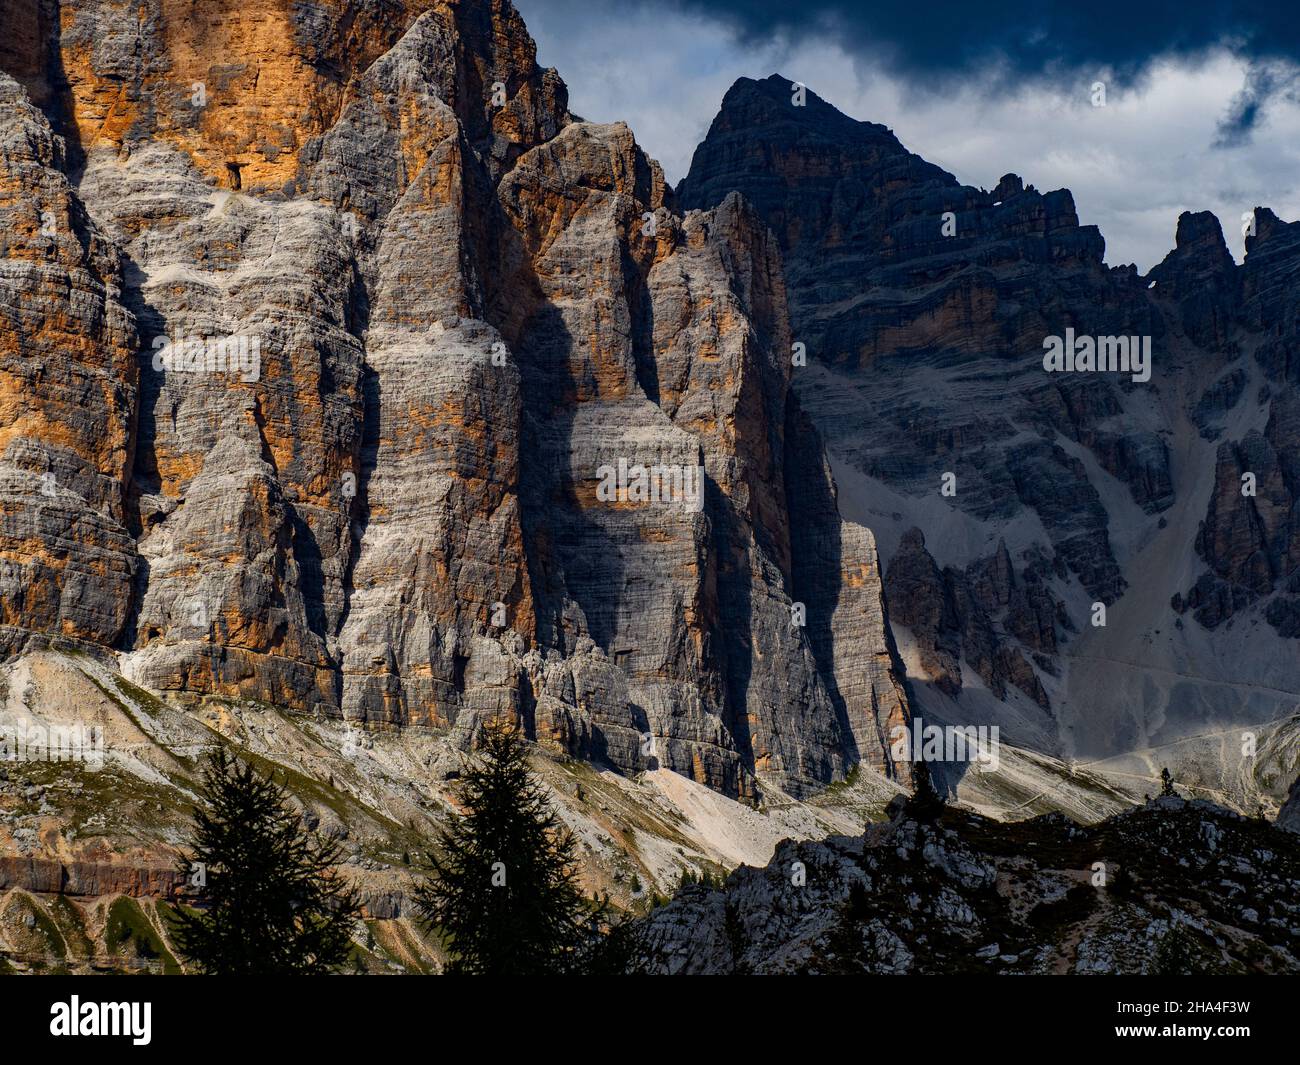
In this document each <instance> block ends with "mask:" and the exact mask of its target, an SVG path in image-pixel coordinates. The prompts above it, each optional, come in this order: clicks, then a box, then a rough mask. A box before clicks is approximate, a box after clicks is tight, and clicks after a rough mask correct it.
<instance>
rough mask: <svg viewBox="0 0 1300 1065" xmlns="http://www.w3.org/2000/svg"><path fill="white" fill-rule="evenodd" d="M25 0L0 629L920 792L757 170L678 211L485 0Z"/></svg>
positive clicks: (204, 677) (200, 676) (460, 720)
mask: <svg viewBox="0 0 1300 1065" xmlns="http://www.w3.org/2000/svg"><path fill="white" fill-rule="evenodd" d="M12 18H13V20H14V23H13V24H14V26H15V27H16V29H15V35H14V36H11V37H10V40H14V39H16V40H17V41H18V42H20V43H19V44H15V45H14V46H13V47H11V48H9V49H8V51H7V52H6V53H5V59H4V63H5V65H6V67H7V69H8V70H9V71H10V72H11V73H12V75H13V77H12V78H10V77H4V78H3V79H2V81H0V95H3V100H2V101H0V102H3V103H4V104H5V106H4V108H3V112H4V117H3V119H0V122H2V123H3V125H2V127H0V129H2V132H3V142H2V147H3V155H2V156H0V164H2V165H0V190H3V191H2V192H0V211H3V213H4V233H5V238H4V239H5V241H6V244H5V247H4V255H5V259H4V271H3V274H2V275H0V276H2V277H3V282H4V283H3V288H0V300H2V301H3V304H4V310H5V314H4V316H3V318H0V323H2V324H0V351H3V353H4V361H5V367H6V369H5V379H4V385H3V390H2V391H0V395H2V396H3V397H4V399H3V402H4V403H5V404H6V408H7V409H9V410H10V411H11V414H12V417H11V418H9V419H6V424H8V425H10V428H9V429H7V430H5V435H4V437H3V450H2V451H0V455H2V458H0V470H3V474H2V475H0V476H2V477H3V480H0V491H3V493H4V501H5V525H4V529H3V543H0V550H2V551H3V555H4V558H5V560H6V561H5V571H4V573H3V575H2V579H0V592H2V593H3V609H4V618H3V624H4V630H3V632H4V634H5V635H4V641H3V642H4V646H3V650H4V652H5V653H7V654H14V653H16V652H19V651H21V650H23V649H24V648H25V647H27V646H28V645H29V644H33V643H35V644H40V643H47V642H48V641H49V640H50V639H51V638H54V637H59V638H63V639H66V640H69V641H71V642H72V645H73V646H76V647H79V648H81V649H84V650H88V651H91V652H92V653H95V654H98V655H101V656H104V657H105V660H106V661H109V660H112V661H114V662H116V664H117V665H118V666H119V667H120V668H121V670H122V672H123V673H124V674H125V675H126V676H127V677H129V678H131V679H132V680H133V681H135V682H136V683H138V684H140V685H143V686H144V687H146V688H148V689H151V690H154V691H158V692H161V693H164V694H165V695H166V696H167V697H168V698H170V699H172V700H174V701H176V702H177V703H178V704H186V705H190V704H195V703H197V702H200V701H202V700H205V699H211V698H221V699H236V700H245V701H252V702H257V703H265V704H271V705H275V706H278V707H283V708H287V709H290V710H295V711H305V712H311V713H314V714H319V715H324V716H342V717H344V718H346V719H348V720H349V721H356V722H360V723H363V724H365V725H366V726H368V727H370V728H405V727H409V726H421V727H433V728H436V729H440V730H447V731H448V732H449V734H450V735H451V736H452V737H453V738H454V739H455V740H456V742H458V743H460V744H462V745H469V744H471V743H472V742H473V739H474V736H475V733H476V731H477V728H478V725H479V723H480V722H481V721H482V720H483V718H484V717H485V716H489V715H494V714H498V713H503V712H504V713H510V714H514V715H518V716H519V717H521V718H522V719H523V720H524V721H525V722H526V724H527V726H528V728H529V730H530V731H531V732H532V734H534V735H535V736H536V737H537V739H538V740H539V741H541V742H542V743H544V744H546V745H549V746H551V747H552V748H554V749H556V750H559V751H562V752H564V753H567V754H570V755H574V756H578V757H583V758H588V759H592V760H596V761H601V762H606V763H608V764H611V765H613V766H616V767H618V768H621V769H623V770H644V769H654V768H658V767H664V768H669V769H673V770H676V771H677V772H679V773H683V774H685V775H688V776H690V777H691V778H693V779H694V780H697V781H700V782H702V783H705V784H707V785H708V786H710V787H713V788H716V789H720V790H722V791H724V792H726V793H727V794H730V795H734V796H741V797H747V798H755V797H757V796H759V794H760V793H761V791H762V790H763V789H769V790H771V789H776V790H778V791H782V790H783V791H786V792H789V793H791V794H794V795H803V794H807V793H809V792H811V791H814V790H816V789H818V788H820V787H821V786H823V785H825V784H827V783H829V782H831V781H833V780H837V779H840V778H842V777H843V776H844V775H845V773H846V772H847V771H848V770H849V769H850V768H851V767H852V766H853V765H855V764H857V763H858V762H866V763H868V764H869V765H871V766H872V767H874V768H876V769H878V770H880V771H882V772H884V773H885V774H887V775H890V776H894V777H897V778H898V779H900V780H902V781H904V782H906V780H907V779H908V773H907V770H906V766H895V765H894V764H893V760H892V758H891V756H890V753H889V749H888V743H887V737H888V733H889V729H890V728H891V727H892V726H894V725H897V724H901V723H903V722H904V721H905V720H906V718H907V713H908V709H907V697H906V695H905V692H904V688H903V682H902V677H901V669H900V664H899V662H898V660H897V657H896V653H895V650H894V646H893V643H892V639H891V637H890V634H889V631H888V627H887V623H886V621H885V618H884V610H883V601H882V577H881V567H880V565H879V562H878V560H877V555H876V547H875V542H874V539H873V537H872V535H871V533H870V532H869V531H868V530H867V529H866V528H864V527H862V526H861V525H858V524H854V523H852V522H846V521H844V520H842V519H841V517H840V513H839V509H838V505H837V500H836V486H835V483H834V480H833V478H832V474H831V469H830V466H829V464H828V463H827V461H826V459H825V455H824V451H823V448H822V443H821V438H820V436H819V435H818V432H817V431H816V429H815V427H814V426H813V424H812V423H811V422H810V420H809V419H808V417H807V416H806V415H805V414H804V413H803V410H802V407H801V404H800V401H799V400H798V399H797V398H796V397H795V395H794V393H793V392H792V390H791V369H792V362H791V358H790V352H791V346H792V343H793V340H792V337H791V331H790V326H789V311H788V308H787V297H786V291H787V289H786V271H785V269H784V266H783V263H782V259H781V250H780V246H779V242H778V241H777V240H775V239H774V238H773V237H772V236H771V235H770V233H769V231H768V229H767V226H766V224H765V222H764V220H763V219H762V218H761V217H760V215H759V214H756V213H755V211H754V209H753V208H752V207H751V206H749V205H748V204H747V203H746V202H745V201H744V200H742V199H741V198H739V197H734V196H732V197H727V196H723V197H720V198H719V200H718V202H717V203H716V204H715V205H711V207H710V209H709V210H707V211H703V212H693V213H689V214H683V213H682V212H681V210H680V209H679V207H678V206H677V203H676V199H675V197H674V195H673V192H672V190H671V189H670V188H669V187H668V186H667V185H666V184H665V183H664V180H663V176H662V173H661V171H660V169H659V167H658V166H657V164H655V163H654V162H653V160H650V159H649V158H647V157H646V156H645V155H644V153H643V152H642V151H641V150H640V149H639V148H638V146H637V145H636V143H635V141H634V139H633V137H632V135H631V133H630V131H629V130H628V129H627V128H626V127H625V126H622V125H610V126H601V125H594V124H591V123H586V122H583V121H581V120H579V119H576V118H575V117H573V116H572V115H570V114H569V112H568V110H567V104H566V92H565V88H564V85H563V82H562V81H561V80H560V78H559V76H558V75H557V74H556V73H555V72H554V71H549V70H542V69H540V68H539V67H538V66H537V64H536V61H535V51H534V47H533V44H532V42H531V40H530V39H529V37H528V34H527V31H526V30H525V28H524V26H523V24H522V22H521V20H520V19H519V16H518V14H517V13H516V12H515V11H514V9H513V8H512V7H511V6H510V4H509V3H508V2H505V0H481V2H447V3H443V2H437V0H413V2H399V3H393V4H385V5H378V6H376V5H356V4H353V3H347V2H343V0H337V2H332V0H331V2H326V3H321V4H312V5H294V4H284V3H280V2H278V0H266V2H255V3H245V4H238V5H235V4H230V3H226V2H224V0H211V2H206V3H201V4H188V3H187V4H181V3H172V2H171V0H147V2H146V3H143V4H124V3H120V2H117V0H67V2H60V3H52V2H43V0H23V2H21V3H19V4H17V5H16V6H15V7H14V8H13V16H12ZM47 231H48V232H47ZM34 400H35V401H34ZM638 478H640V479H641V483H640V484H638ZM647 480H649V481H650V482H652V484H651V485H650V487H649V490H648V491H647V492H646V493H645V494H642V493H641V491H640V487H642V486H644V482H645V481H647ZM665 486H666V487H665ZM660 488H664V493H660V492H659V489H660ZM647 497H648V498H647Z"/></svg>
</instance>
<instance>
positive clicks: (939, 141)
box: [515, 0, 1300, 270]
mask: <svg viewBox="0 0 1300 1065" xmlns="http://www.w3.org/2000/svg"><path fill="white" fill-rule="evenodd" d="M515 4H516V6H517V7H518V8H519V10H520V11H521V12H522V14H523V16H524V18H525V20H526V21H527V23H528V26H529V29H530V30H531V31H532V34H533V36H534V38H536V40H537V44H538V58H539V61H540V62H541V63H542V64H543V65H547V66H555V67H556V68H558V70H559V72H560V74H561V75H562V76H563V77H564V79H565V81H566V82H567V83H568V85H569V91H570V104H571V107H572V108H573V110H574V111H575V112H576V113H578V114H580V115H582V116H583V117H584V118H587V119H590V120H592V121H601V122H609V121H615V120H619V119H621V120H623V121H626V122H627V123H628V124H629V125H630V126H631V127H632V129H633V131H634V132H635V134H636V136H637V139H638V141H639V142H640V143H641V144H642V146H643V147H644V148H645V149H646V150H647V151H648V152H649V153H650V154H651V155H652V156H654V157H655V158H656V159H658V160H659V161H660V162H661V163H662V164H663V165H664V168H665V170H666V172H667V174H668V177H669V180H671V181H673V182H674V183H675V182H676V181H678V180H680V179H681V177H682V176H683V175H684V174H685V173H686V171H687V169H688V168H689V166H690V158H691V153H692V151H693V150H694V148H695V145H696V144H697V143H698V142H699V141H700V139H701V138H702V137H703V136H704V134H705V132H706V131H707V129H708V126H709V122H710V121H711V120H712V118H713V115H714V114H715V113H716V111H717V108H718V104H719V102H720V101H721V99H722V96H723V94H724V93H725V92H726V90H727V88H728V87H729V86H730V85H731V83H732V82H733V81H734V80H735V79H736V78H737V77H740V76H742V75H744V76H749V77H756V78H761V77H766V76H767V75H769V74H772V73H777V72H779V73H781V74H783V75H785V76H787V77H790V78H793V79H797V80H799V81H802V82H805V83H806V84H807V85H808V86H809V87H810V88H811V89H813V90H814V91H815V92H817V93H818V94H819V95H820V96H822V97H823V98H825V99H826V100H828V101H829V102H830V103H832V104H834V105H835V106H836V107H838V108H839V109H840V110H842V111H844V112H845V113H847V114H849V115H852V116H853V117H855V118H860V119H869V120H871V121H874V122H883V123H884V124H886V125H888V126H890V127H891V128H892V129H893V130H894V132H895V133H896V134H897V135H898V136H899V138H900V139H901V140H902V141H903V143H904V144H906V145H907V146H908V147H909V148H910V149H912V150H913V151H915V152H918V153H919V154H920V155H922V156H924V157H925V158H926V159H929V160H930V161H931V162H934V163H937V164H938V165H940V166H943V167H944V168H945V169H947V170H950V171H951V172H952V173H954V174H956V176H957V177H958V178H959V179H960V180H962V181H964V182H966V183H967V184H971V185H978V186H983V187H984V188H992V187H993V185H994V184H995V183H996V182H997V180H998V178H999V177H1000V176H1001V175H1002V174H1004V173H1007V172H1015V173H1018V174H1020V175H1021V176H1022V177H1023V178H1024V179H1025V181H1026V182H1028V183H1032V184H1034V185H1036V186H1037V187H1038V188H1039V189H1040V190H1043V191H1046V190H1048V189H1053V188H1061V187H1065V188H1069V189H1071V190H1072V191H1073V192H1074V196H1075V202H1076V204H1077V206H1078V209H1079V214H1080V217H1081V220H1082V221H1084V222H1085V223H1088V222H1091V223H1094V224H1096V225H1098V226H1099V227H1100V228H1101V231H1102V234H1103V236H1105V238H1106V246H1107V251H1106V259H1107V261H1108V262H1110V263H1112V264H1119V263H1127V262H1136V263H1137V264H1138V266H1139V267H1140V268H1141V269H1143V270H1147V269H1149V268H1150V267H1151V266H1153V265H1155V263H1157V262H1159V261H1160V259H1161V258H1163V256H1164V255H1165V253H1166V252H1167V251H1168V250H1169V248H1170V247H1171V246H1172V243H1173V236H1174V228H1175V224H1176V222H1177V219H1178V215H1179V213H1180V212H1181V211H1183V210H1211V211H1214V212H1215V213H1216V214H1217V215H1218V216H1219V219H1220V221H1221V222H1222V223H1223V227H1224V231H1225V235H1226V236H1227V238H1228V245H1229V247H1230V248H1231V250H1232V251H1233V253H1234V255H1236V256H1237V257H1238V258H1240V256H1241V252H1242V240H1241V234H1240V227H1241V222H1240V219H1241V215H1242V213H1243V212H1247V211H1249V210H1250V209H1251V208H1253V207H1255V206H1256V205H1264V206H1269V207H1272V208H1273V209H1274V210H1275V211H1276V212H1277V213H1278V214H1279V215H1281V216H1282V217H1283V218H1286V219H1295V218H1297V217H1300V91H1298V87H1300V77H1298V76H1297V75H1298V72H1300V63H1297V58H1298V57H1300V16H1297V15H1296V14H1294V13H1293V12H1294V8H1293V7H1291V6H1290V5H1287V6H1282V5H1273V4H1255V5H1253V6H1252V5H1249V4H1246V5H1243V4H1233V5H1231V6H1230V7H1229V5H1226V4H1224V3H1219V2H1211V3H1205V2H1199V0H1187V2H1182V3H1173V2H1171V0H1127V2H1123V3H1119V2H1113V0H1105V2H1100V0H1094V2H1092V3H1089V2H1087V0H1081V2H1076V3H1074V4H1071V5H1068V6H1066V5H1061V6H1060V7H1059V8H1053V7H1052V6H1051V5H1049V4H1044V3H1028V2H1027V0H1004V2H1003V3H1002V4H999V5H994V6H992V7H990V6H989V5H971V4H969V3H968V2H962V3H956V2H950V0H939V2H936V3H930V4H920V3H917V2H916V0H909V2H906V3H905V2H903V0H877V2H875V3H873V4H871V5H854V4H844V3H837V2H820V0H772V2H768V0H746V2H743V3H742V2H734V3H733V2H717V0H515ZM1229 11H1231V14H1227V13H1226V12H1229ZM945 12H946V13H945ZM995 12H996V14H994V13H995ZM1243 12H1245V14H1243ZM972 13H974V14H972ZM1097 81H1103V82H1105V83H1106V87H1107V88H1106V106H1105V107H1094V106H1093V104H1092V86H1093V84H1094V83H1095V82H1097Z"/></svg>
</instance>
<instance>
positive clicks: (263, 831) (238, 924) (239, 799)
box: [175, 748, 360, 975]
mask: <svg viewBox="0 0 1300 1065" xmlns="http://www.w3.org/2000/svg"><path fill="white" fill-rule="evenodd" d="M201 797H202V801H201V805H200V806H198V807H196V808H195V811H194V821H195V829H194V834H193V837H192V840H191V844H190V849H191V851H192V852H193V853H192V857H191V859H190V860H188V861H186V862H183V863H182V871H183V875H184V876H185V877H186V879H187V880H188V881H189V882H190V883H191V884H195V885H196V886H198V888H199V892H198V897H197V899H196V900H195V901H196V902H197V904H198V907H199V908H198V909H196V910H187V909H181V910H180V911H178V915H177V917H176V926H175V927H176V943H177V946H178V948H179V950H180V952H181V954H182V955H184V956H185V957H186V958H187V959H188V960H189V961H190V962H191V963H192V964H194V965H195V966H196V967H197V968H198V969H199V970H201V971H202V972H205V973H213V974H223V975H224V974H241V975H250V974H277V975H280V974H295V973H328V972H334V971H336V970H337V969H338V968H339V967H340V966H341V965H343V964H344V963H345V962H346V961H347V958H348V955H349V953H350V950H351V933H352V928H353V926H354V925H355V923H356V920H357V918H358V916H359V915H360V902H359V900H358V898H357V895H356V892H355V890H353V889H352V888H349V887H348V886H347V885H346V884H345V883H344V881H343V880H342V878H341V877H340V876H339V875H338V872H337V868H336V866H337V864H338V861H339V857H340V854H339V846H338V844H337V843H336V842H334V841H324V840H321V839H320V838H319V837H317V836H316V835H315V833H313V832H311V831H310V830H308V829H307V828H306V826H305V825H304V824H303V821H302V817H301V815H299V814H297V813H295V812H293V810H292V809H291V808H290V807H289V802H288V796H287V793H286V792H285V790H284V789H283V788H282V787H281V786H280V785H278V784H277V783H276V782H275V781H274V780H273V779H267V778H266V777H263V776H261V775H260V774H259V773H257V772H256V771H255V770H254V769H253V768H252V767H251V766H249V765H246V764H245V763H243V762H241V761H239V760H238V759H236V758H233V757H231V755H230V754H229V753H227V751H226V750H225V749H224V748H218V749H217V751H216V752H215V753H213V754H211V755H210V756H209V757H208V759H207V761H206V764H205V765H204V769H203V788H202V795H201Z"/></svg>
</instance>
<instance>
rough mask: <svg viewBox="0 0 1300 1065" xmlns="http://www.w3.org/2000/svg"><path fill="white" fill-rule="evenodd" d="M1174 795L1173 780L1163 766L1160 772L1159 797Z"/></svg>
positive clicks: (1167, 768)
mask: <svg viewBox="0 0 1300 1065" xmlns="http://www.w3.org/2000/svg"><path fill="white" fill-rule="evenodd" d="M1173 794H1174V778H1173V776H1172V775H1171V774H1170V772H1169V767H1168V766H1165V768H1164V769H1162V770H1160V795H1161V798H1164V797H1165V796H1168V795H1173Z"/></svg>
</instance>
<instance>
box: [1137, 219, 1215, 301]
mask: <svg viewBox="0 0 1300 1065" xmlns="http://www.w3.org/2000/svg"><path fill="white" fill-rule="evenodd" d="M1236 270H1237V264H1236V263H1235V262H1234V261H1233V258H1232V254H1231V253H1230V252H1229V251H1228V244H1227V241H1225V240H1224V239H1223V227H1222V225H1220V223H1219V219H1218V217H1217V216H1216V215H1215V214H1214V213H1213V212H1211V211H1184V212H1183V213H1182V214H1180V215H1179V216H1178V228H1177V230H1176V232H1175V235H1174V247H1173V249H1172V250H1171V251H1170V252H1169V254H1168V255H1166V256H1165V257H1164V259H1163V260H1162V261H1161V262H1160V263H1159V264H1158V265H1157V266H1155V267H1153V268H1152V269H1151V272H1150V273H1149V274H1147V277H1148V278H1150V279H1151V280H1152V281H1155V282H1159V284H1160V285H1161V287H1162V288H1163V289H1164V290H1165V291H1166V292H1167V293H1169V294H1172V295H1180V294H1181V292H1182V289H1183V288H1186V287H1187V286H1188V285H1189V284H1190V285H1200V284H1205V283H1206V282H1211V281H1215V280H1226V279H1228V278H1230V277H1231V276H1232V275H1233V274H1234V273H1235V272H1236Z"/></svg>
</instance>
